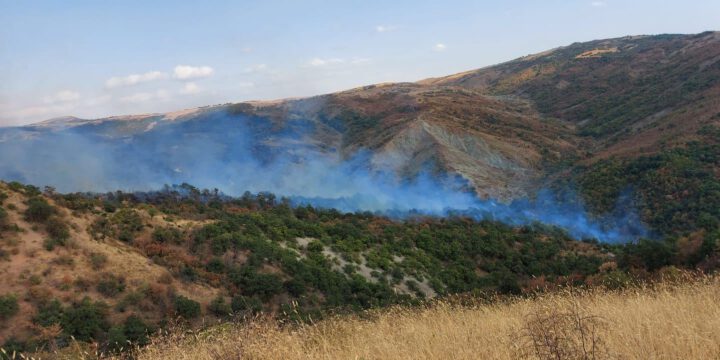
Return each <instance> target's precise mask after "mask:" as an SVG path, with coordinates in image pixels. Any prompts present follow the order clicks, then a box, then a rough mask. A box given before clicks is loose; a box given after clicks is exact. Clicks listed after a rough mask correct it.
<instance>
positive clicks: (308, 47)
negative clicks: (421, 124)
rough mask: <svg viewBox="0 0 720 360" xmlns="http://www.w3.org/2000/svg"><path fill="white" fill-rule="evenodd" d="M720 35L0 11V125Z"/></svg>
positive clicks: (439, 14)
mask: <svg viewBox="0 0 720 360" xmlns="http://www.w3.org/2000/svg"><path fill="white" fill-rule="evenodd" d="M705 30H720V1H718V0H685V1H660V0H653V1H650V0H637V1H630V0H623V1H620V0H595V1H594V0H566V1H560V0H544V1H537V0H534V1H530V0H525V1H521V0H508V1H481V0H476V1H442V2H441V1H434V2H426V1H392V2H391V1H373V0H364V1H340V0H336V1H319V0H316V1H305V0H296V1H270V0H268V1H256V2H255V1H254V2H250V1H220V0H212V1H211V0H205V1H193V2H189V1H178V0H176V1H164V0H158V1H151V0H145V1H78V0H63V1H59V0H58V1H33V0H0V126H3V125H17V124H25V123H30V122H35V121H40V120H44V119H49V118H52V117H57V116H65V115H74V116H79V117H86V118H94V117H102V116H109V115H119V114H134V113H146V112H166V111H173V110H180V109H183V108H189V107H195V106H202V105H211V104H218V103H225V102H238V101H243V100H253V99H275V98H283V97H298V96H308V95H315V94H321V93H327V92H332V91H337V90H342V89H347V88H352V87H355V86H360V85H364V84H371V83H378V82H386V81H415V80H419V79H422V78H426V77H431V76H440V75H449V74H452V73H455V72H460V71H464V70H469V69H474V68H478V67H483V66H487V65H491V64H494V63H498V62H502V61H506V60H511V59H513V58H516V57H519V56H523V55H527V54H530V53H535V52H539V51H543V50H547V49H550V48H553V47H557V46H561V45H567V44H569V43H572V42H575V41H588V40H593V39H599V38H608V37H617V36H623V35H637V34H659V33H697V32H701V31H705Z"/></svg>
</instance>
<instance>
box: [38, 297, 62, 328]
mask: <svg viewBox="0 0 720 360" xmlns="http://www.w3.org/2000/svg"><path fill="white" fill-rule="evenodd" d="M63 314H64V309H63V306H62V304H61V303H60V301H58V300H57V299H55V300H52V301H50V302H48V303H46V304H42V305H40V306H39V307H38V313H37V315H35V317H34V318H33V322H34V323H35V324H38V325H40V326H43V327H48V326H50V325H52V324H60V323H62V320H63Z"/></svg>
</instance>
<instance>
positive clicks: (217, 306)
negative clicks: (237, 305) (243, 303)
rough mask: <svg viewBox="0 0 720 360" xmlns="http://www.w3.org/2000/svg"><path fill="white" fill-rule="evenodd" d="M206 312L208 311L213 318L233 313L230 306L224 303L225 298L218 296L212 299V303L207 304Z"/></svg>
mask: <svg viewBox="0 0 720 360" xmlns="http://www.w3.org/2000/svg"><path fill="white" fill-rule="evenodd" d="M208 310H210V312H211V313H213V314H214V315H215V316H219V317H224V316H228V315H230V313H232V311H233V310H232V308H231V306H230V304H228V303H227V302H225V298H224V297H223V296H218V297H216V298H215V299H213V301H211V302H210V304H208Z"/></svg>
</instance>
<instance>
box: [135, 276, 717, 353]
mask: <svg viewBox="0 0 720 360" xmlns="http://www.w3.org/2000/svg"><path fill="white" fill-rule="evenodd" d="M718 300H720V278H718V277H708V278H702V279H699V280H694V281H690V282H676V283H674V284H668V283H666V284H660V285H656V286H654V287H652V288H651V287H646V288H635V289H630V290H625V291H621V292H607V291H601V290H594V291H585V292H572V291H566V292H560V293H556V294H551V295H544V296H540V297H538V298H535V299H520V300H514V301H507V302H501V303H497V304H492V305H486V304H475V305H470V306H468V305H463V306H456V305H452V304H450V303H448V302H438V303H436V304H434V305H432V306H428V307H427V308H421V309H418V308H405V307H396V308H392V309H389V310H384V311H379V312H374V313H370V314H365V316H363V317H359V316H355V317H347V316H345V317H337V318H333V319H329V320H325V321H321V322H319V323H317V324H314V325H307V326H301V327H294V328H287V327H286V328H279V327H278V326H277V325H276V324H275V323H273V322H272V321H269V320H258V321H255V322H253V323H252V324H249V325H241V326H233V325H225V326H221V327H216V328H212V329H210V330H207V331H204V332H200V333H184V334H183V333H175V334H173V335H171V336H169V337H166V338H164V339H157V341H156V342H155V343H154V344H153V345H152V346H150V347H149V348H147V349H145V350H143V351H141V352H139V353H138V354H137V355H138V359H166V358H172V359H240V358H243V359H517V358H523V357H525V358H554V359H570V358H580V359H593V358H596V359H602V358H621V359H717V358H720V304H719V303H718ZM548 324H550V325H548ZM538 339H541V341H540V342H538V341H537V340H538ZM548 339H549V340H548ZM543 341H545V343H543ZM548 341H549V342H548ZM548 344H549V345H551V347H552V348H551V347H547V346H546V345H548ZM553 346H554V347H553ZM552 349H561V350H562V351H561V352H557V351H556V352H553V351H552ZM590 350H592V351H590Z"/></svg>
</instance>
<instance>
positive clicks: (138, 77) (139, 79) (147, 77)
mask: <svg viewBox="0 0 720 360" xmlns="http://www.w3.org/2000/svg"><path fill="white" fill-rule="evenodd" d="M167 76H168V75H167V74H166V73H164V72H160V71H149V72H146V73H144V74H132V75H128V76H116V77H111V78H109V79H108V80H107V81H105V87H107V88H116V87H120V86H131V85H136V84H140V83H144V82H148V81H155V80H161V79H165V78H167Z"/></svg>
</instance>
